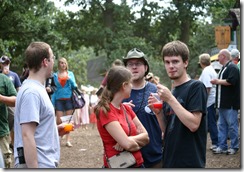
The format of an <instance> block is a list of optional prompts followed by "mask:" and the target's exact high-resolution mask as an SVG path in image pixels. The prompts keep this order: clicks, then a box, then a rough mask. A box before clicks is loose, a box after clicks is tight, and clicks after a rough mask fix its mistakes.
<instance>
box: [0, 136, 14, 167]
mask: <svg viewBox="0 0 244 172" xmlns="http://www.w3.org/2000/svg"><path fill="white" fill-rule="evenodd" d="M0 148H1V150H2V154H3V159H4V162H5V168H10V164H11V163H12V160H11V154H12V152H11V150H10V149H9V135H6V136H3V137H0Z"/></svg>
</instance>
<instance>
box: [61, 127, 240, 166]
mask: <svg viewBox="0 0 244 172" xmlns="http://www.w3.org/2000/svg"><path fill="white" fill-rule="evenodd" d="M71 139H72V140H71V142H72V144H73V147H71V148H68V147H66V146H65V139H64V138H63V139H62V140H61V160H60V164H59V168H101V167H102V164H103V162H102V156H103V147H102V141H101V139H100V136H99V133H98V131H97V129H92V126H91V125H90V126H88V129H87V130H84V129H82V128H79V129H76V130H75V131H73V132H72V134H71ZM209 147H210V140H209V137H208V145H207V148H209ZM206 168H211V169H217V168H224V169H230V168H232V169H233V168H234V169H241V151H240V150H239V151H238V153H237V154H235V155H225V154H219V155H215V154H213V153H212V151H211V150H209V149H207V163H206Z"/></svg>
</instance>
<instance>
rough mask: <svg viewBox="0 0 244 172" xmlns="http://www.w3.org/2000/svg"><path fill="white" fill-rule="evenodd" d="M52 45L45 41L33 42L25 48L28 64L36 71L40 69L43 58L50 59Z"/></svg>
mask: <svg viewBox="0 0 244 172" xmlns="http://www.w3.org/2000/svg"><path fill="white" fill-rule="evenodd" d="M49 49H50V45H48V44H47V43H45V42H32V43H31V44H30V45H29V46H28V47H27V49H26V50H25V59H26V64H27V65H28V67H29V69H32V70H33V69H34V72H37V71H39V69H40V68H41V64H42V61H43V59H45V58H47V59H50V57H49V56H50V53H49Z"/></svg>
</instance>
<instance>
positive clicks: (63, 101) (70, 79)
mask: <svg viewBox="0 0 244 172" xmlns="http://www.w3.org/2000/svg"><path fill="white" fill-rule="evenodd" d="M53 79H54V83H55V85H56V91H55V92H54V93H53V94H52V96H51V99H52V103H53V105H54V107H55V111H56V117H57V124H61V123H62V122H64V121H62V117H65V116H67V117H70V118H71V117H72V114H73V112H74V108H73V104H72V99H71V96H72V91H73V90H74V89H76V90H78V89H77V84H76V81H75V76H74V73H73V72H72V71H70V70H69V66H68V62H67V60H66V58H64V57H61V58H59V59H58V71H57V72H55V73H54V74H53ZM66 146H67V147H72V146H73V145H72V144H71V142H70V133H68V134H67V135H66Z"/></svg>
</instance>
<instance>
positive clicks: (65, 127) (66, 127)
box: [64, 123, 73, 132]
mask: <svg viewBox="0 0 244 172" xmlns="http://www.w3.org/2000/svg"><path fill="white" fill-rule="evenodd" d="M64 131H66V132H69V131H73V124H71V123H68V124H65V126H64Z"/></svg>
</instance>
